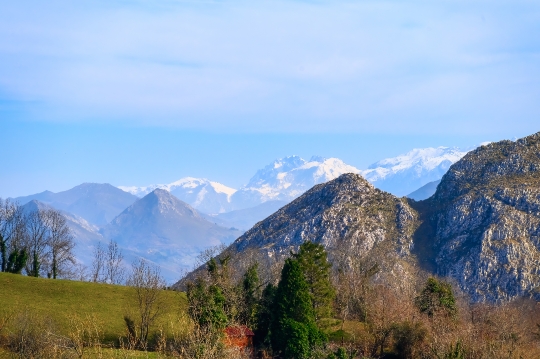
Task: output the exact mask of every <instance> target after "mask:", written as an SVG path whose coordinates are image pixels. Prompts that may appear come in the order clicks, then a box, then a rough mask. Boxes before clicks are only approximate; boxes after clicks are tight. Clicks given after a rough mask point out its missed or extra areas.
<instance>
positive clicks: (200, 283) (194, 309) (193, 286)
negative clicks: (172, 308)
mask: <svg viewBox="0 0 540 359" xmlns="http://www.w3.org/2000/svg"><path fill="white" fill-rule="evenodd" d="M187 298H188V313H189V316H190V317H191V319H193V321H194V322H195V323H197V325H198V326H199V327H200V328H201V329H202V330H203V331H205V332H215V331H219V330H221V329H223V328H225V326H226V325H227V323H228V322H229V318H228V316H227V313H226V312H225V302H226V298H225V296H224V295H223V291H222V290H221V288H220V287H219V286H217V285H215V284H210V285H208V284H207V283H206V282H205V281H204V280H203V279H202V278H197V279H196V281H195V283H189V284H188V286H187Z"/></svg>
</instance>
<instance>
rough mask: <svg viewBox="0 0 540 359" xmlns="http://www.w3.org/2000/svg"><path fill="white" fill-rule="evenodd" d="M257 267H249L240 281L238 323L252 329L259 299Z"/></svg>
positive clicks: (255, 265)
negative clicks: (240, 294) (240, 303)
mask: <svg viewBox="0 0 540 359" xmlns="http://www.w3.org/2000/svg"><path fill="white" fill-rule="evenodd" d="M257 269H258V265H257V263H255V264H254V265H252V266H250V267H249V268H248V270H247V271H246V273H244V276H243V279H242V288H241V292H242V306H241V308H239V309H240V321H241V322H242V323H243V324H246V325H247V326H248V327H250V328H254V325H255V322H256V317H257V311H258V302H259V299H260V289H259V288H260V286H259V274H258V273H257Z"/></svg>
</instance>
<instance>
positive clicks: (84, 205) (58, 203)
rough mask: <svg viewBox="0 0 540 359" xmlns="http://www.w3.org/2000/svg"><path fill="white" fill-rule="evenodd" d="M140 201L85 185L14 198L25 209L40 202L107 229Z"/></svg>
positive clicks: (106, 186)
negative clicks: (28, 205) (27, 204)
mask: <svg viewBox="0 0 540 359" xmlns="http://www.w3.org/2000/svg"><path fill="white" fill-rule="evenodd" d="M137 199H138V198H137V197H136V196H134V195H132V194H129V193H126V192H124V191H122V190H120V189H118V188H117V187H114V186H112V185H110V184H108V183H104V184H100V183H83V184H81V185H78V186H76V187H73V188H71V189H69V190H67V191H62V192H58V193H53V192H50V191H45V192H42V193H38V194H34V195H30V196H25V197H17V198H14V201H16V202H19V204H21V205H24V204H26V203H28V202H30V201H32V200H38V201H40V202H42V203H45V204H48V205H50V206H52V207H54V208H56V209H60V210H63V211H66V212H69V213H72V214H74V215H77V216H79V217H82V218H84V219H85V220H86V221H88V222H89V223H92V224H94V225H96V226H99V227H101V226H104V225H106V224H107V223H109V222H110V221H111V220H113V218H114V217H116V216H117V215H118V214H119V213H120V212H122V211H123V210H124V209H126V207H128V206H129V205H131V204H132V203H133V202H135V201H136V200H137Z"/></svg>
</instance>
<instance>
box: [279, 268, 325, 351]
mask: <svg viewBox="0 0 540 359" xmlns="http://www.w3.org/2000/svg"><path fill="white" fill-rule="evenodd" d="M270 327H271V329H270V330H271V334H270V336H271V342H272V349H273V350H274V351H275V352H276V353H281V354H282V355H283V357H284V358H291V359H292V358H295V359H303V358H309V357H310V355H311V350H312V348H313V347H315V346H316V345H319V344H321V343H322V342H323V341H324V340H325V337H324V335H323V334H322V333H321V332H320V331H319V330H318V328H317V326H316V324H315V313H314V309H313V303H312V301H311V294H310V291H309V286H308V283H307V282H306V279H305V277H304V274H303V272H302V269H301V267H300V264H299V262H298V261H297V260H295V259H290V258H289V259H287V260H286V261H285V265H284V266H283V270H282V272H281V279H280V282H279V284H278V287H277V290H276V294H275V299H274V318H273V320H272V323H271V326H270Z"/></svg>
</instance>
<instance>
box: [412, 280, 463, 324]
mask: <svg viewBox="0 0 540 359" xmlns="http://www.w3.org/2000/svg"><path fill="white" fill-rule="evenodd" d="M416 306H417V307H418V309H420V311H421V312H422V313H426V314H427V315H428V316H429V317H433V315H434V314H435V313H438V312H441V313H443V314H445V315H448V316H450V317H455V316H456V314H457V306H456V299H455V297H454V293H453V292H452V286H451V285H450V284H449V283H446V282H443V281H439V280H437V279H436V278H428V280H427V282H426V285H425V286H424V289H422V292H421V293H420V295H419V296H418V297H417V298H416Z"/></svg>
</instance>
